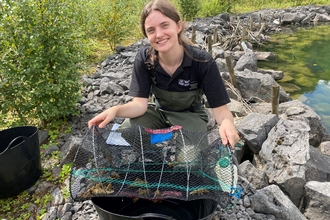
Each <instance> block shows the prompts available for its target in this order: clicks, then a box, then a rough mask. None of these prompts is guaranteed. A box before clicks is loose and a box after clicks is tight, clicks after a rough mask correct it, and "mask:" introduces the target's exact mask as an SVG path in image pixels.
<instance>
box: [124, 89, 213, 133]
mask: <svg viewBox="0 0 330 220" xmlns="http://www.w3.org/2000/svg"><path fill="white" fill-rule="evenodd" d="M152 93H153V97H154V102H151V103H149V106H148V110H147V112H146V113H145V114H144V115H142V116H140V117H137V118H132V119H126V120H125V121H124V123H123V124H122V125H121V126H120V128H128V127H131V126H135V125H139V126H142V127H147V128H152V129H161V128H167V127H171V126H173V125H180V126H182V127H183V128H185V129H187V130H192V131H201V132H205V131H207V121H208V116H207V113H206V110H205V108H204V107H203V105H202V104H201V103H202V91H201V89H195V90H190V91H187V92H171V91H167V90H162V89H159V88H157V87H155V86H152Z"/></svg>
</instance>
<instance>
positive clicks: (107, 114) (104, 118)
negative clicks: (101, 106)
mask: <svg viewBox="0 0 330 220" xmlns="http://www.w3.org/2000/svg"><path fill="white" fill-rule="evenodd" d="M116 112H117V109H116V106H115V107H112V108H109V109H107V110H105V111H103V112H102V113H100V114H98V115H96V116H95V117H94V118H92V119H91V120H89V121H88V127H89V128H91V127H92V125H95V126H98V127H99V128H104V127H105V126H106V125H107V124H108V123H109V122H111V121H112V120H113V119H114V118H115V116H116Z"/></svg>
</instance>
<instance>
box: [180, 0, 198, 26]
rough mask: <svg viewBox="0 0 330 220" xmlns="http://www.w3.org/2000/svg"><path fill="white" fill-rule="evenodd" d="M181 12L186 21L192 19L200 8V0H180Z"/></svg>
mask: <svg viewBox="0 0 330 220" xmlns="http://www.w3.org/2000/svg"><path fill="white" fill-rule="evenodd" d="M178 2H179V5H180V9H181V10H180V12H181V14H182V17H183V19H184V20H185V21H191V20H193V19H194V18H196V16H197V13H198V11H199V9H200V0H178Z"/></svg>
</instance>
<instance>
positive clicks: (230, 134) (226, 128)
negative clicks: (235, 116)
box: [219, 119, 240, 150]
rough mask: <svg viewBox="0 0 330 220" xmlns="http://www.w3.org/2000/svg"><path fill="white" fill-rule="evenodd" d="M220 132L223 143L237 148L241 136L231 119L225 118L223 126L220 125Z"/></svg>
mask: <svg viewBox="0 0 330 220" xmlns="http://www.w3.org/2000/svg"><path fill="white" fill-rule="evenodd" d="M219 134H220V137H221V140H222V143H223V145H227V144H228V143H229V144H230V146H231V148H232V149H233V150H234V149H235V144H236V143H237V142H238V141H239V139H240V138H239V136H238V133H237V130H236V128H235V125H234V124H233V123H232V122H231V120H226V119H225V120H223V121H222V123H221V126H220V127H219Z"/></svg>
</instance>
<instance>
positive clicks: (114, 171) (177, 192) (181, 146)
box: [70, 126, 239, 208]
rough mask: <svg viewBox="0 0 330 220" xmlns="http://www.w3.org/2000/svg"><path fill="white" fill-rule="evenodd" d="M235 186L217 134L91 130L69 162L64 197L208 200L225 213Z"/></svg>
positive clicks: (229, 160)
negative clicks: (66, 190)
mask: <svg viewBox="0 0 330 220" xmlns="http://www.w3.org/2000/svg"><path fill="white" fill-rule="evenodd" d="M236 184H237V166H236V165H235V164H234V163H233V152H232V151H231V150H230V148H229V147H228V146H224V145H223V144H222V142H221V138H220V136H219V133H218V130H212V131H209V132H206V133H205V132H204V133H202V132H195V131H189V130H185V129H182V127H180V126H173V127H171V128H168V129H148V128H144V127H140V126H136V127H132V128H128V129H120V130H118V129H117V130H114V129H113V128H110V127H107V128H105V129H98V128H97V127H95V126H94V127H92V128H91V129H90V130H89V131H88V132H87V134H86V135H85V137H84V139H83V141H82V143H81V145H80V146H79V148H78V150H77V153H76V156H75V158H74V162H73V165H72V170H71V177H70V192H71V196H72V198H73V199H74V200H76V201H81V200H86V199H91V198H94V197H128V198H132V199H133V200H138V199H148V200H152V201H154V202H157V201H162V200H164V199H179V200H184V201H191V200H196V199H211V200H214V201H216V202H217V203H218V204H219V205H220V206H221V207H222V208H226V207H227V206H228V204H229V203H230V201H231V199H232V198H233V197H239V195H238V194H237V192H238V190H237V189H238V188H237V186H236Z"/></svg>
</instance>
